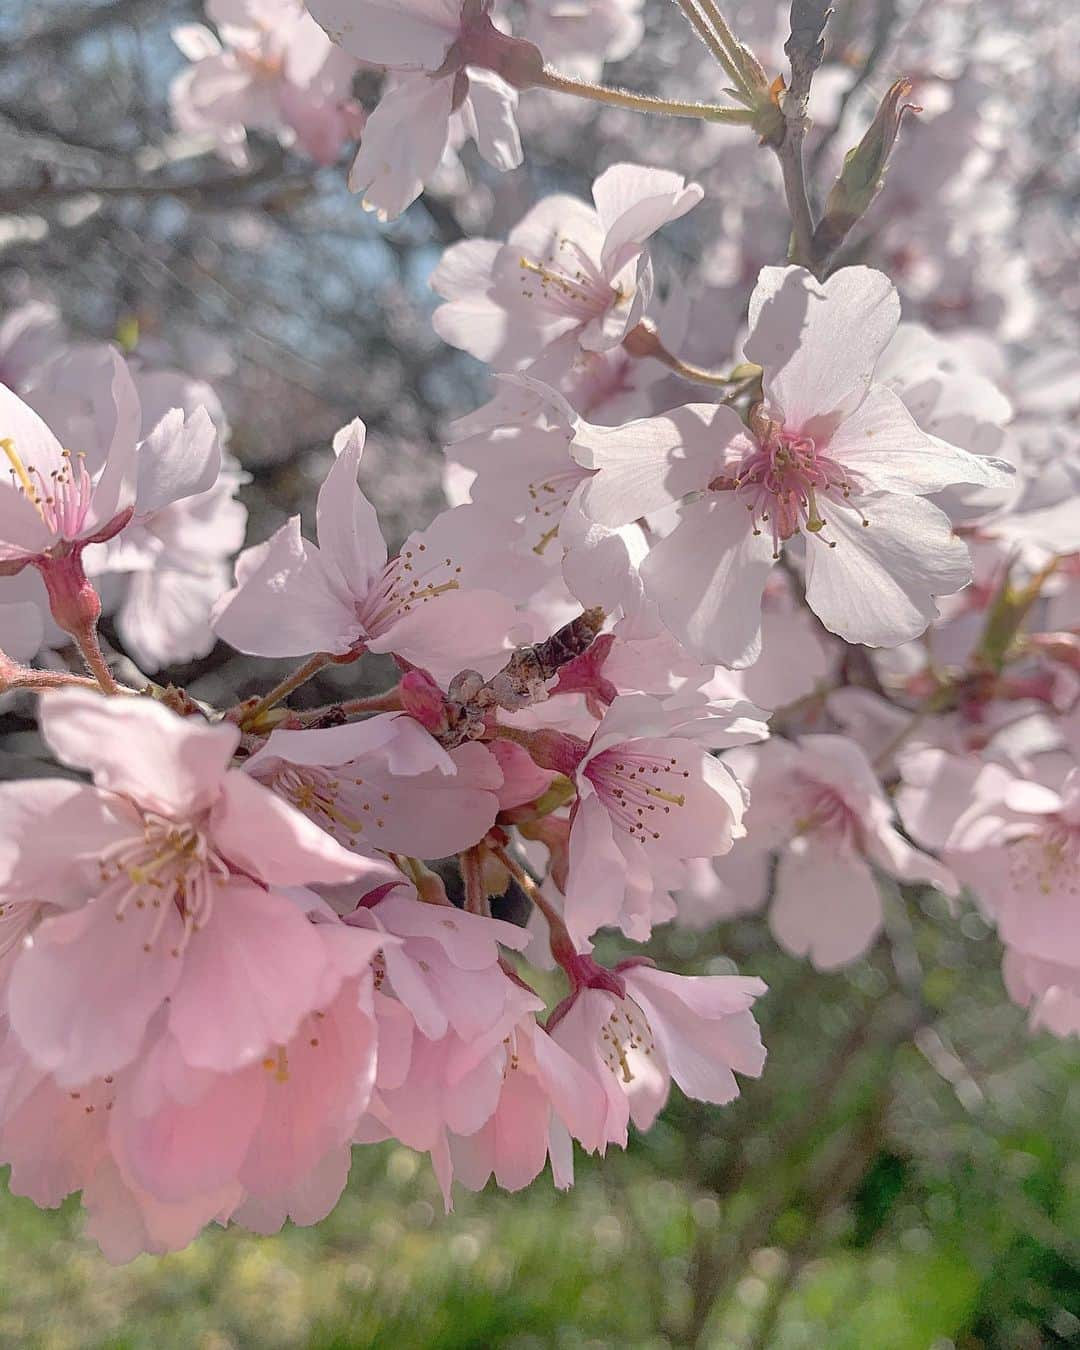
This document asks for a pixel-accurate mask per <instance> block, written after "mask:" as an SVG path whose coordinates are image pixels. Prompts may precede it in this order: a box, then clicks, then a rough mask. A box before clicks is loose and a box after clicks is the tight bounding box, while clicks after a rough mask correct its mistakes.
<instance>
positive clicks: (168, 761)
mask: <svg viewBox="0 0 1080 1350" xmlns="http://www.w3.org/2000/svg"><path fill="white" fill-rule="evenodd" d="M39 716H40V722H41V731H42V735H43V736H44V737H45V740H46V742H47V743H48V745H49V748H50V749H51V750H52V751H53V753H54V754H55V755H56V757H57V759H59V760H60V761H61V763H63V764H70V765H72V766H73V767H74V768H77V769H89V770H90V771H91V772H92V773H93V775H94V782H95V783H96V784H97V785H98V787H100V788H106V789H108V790H109V791H110V792H118V793H121V794H123V795H124V796H127V797H131V798H133V799H134V800H135V801H137V802H138V803H139V804H140V806H144V807H148V808H149V809H151V810H155V811H160V812H162V813H163V814H164V815H167V816H174V817H175V816H180V815H185V814H190V813H191V812H193V811H199V810H201V809H203V808H204V807H207V806H209V805H210V803H211V802H213V801H214V800H215V798H216V797H217V795H218V793H219V792H220V790H221V784H222V781H223V779H224V775H225V772H226V770H227V768H228V766H229V762H230V761H231V759H232V756H233V752H234V751H235V749H236V747H237V745H238V744H239V742H240V732H239V730H238V729H237V728H236V727H235V726H232V725H230V724H226V723H218V724H217V725H216V726H210V725H209V724H208V723H206V722H204V721H203V720H202V718H200V717H178V716H177V715H176V714H175V713H173V712H170V711H169V709H168V708H166V707H165V706H164V705H163V704H161V703H156V702H154V700H153V699H149V698H105V697H104V696H103V695H101V694H97V693H94V692H93V691H92V690H89V689H58V690H55V691H53V692H50V693H47V694H44V695H43V696H42V699H41V712H40V715H39Z"/></svg>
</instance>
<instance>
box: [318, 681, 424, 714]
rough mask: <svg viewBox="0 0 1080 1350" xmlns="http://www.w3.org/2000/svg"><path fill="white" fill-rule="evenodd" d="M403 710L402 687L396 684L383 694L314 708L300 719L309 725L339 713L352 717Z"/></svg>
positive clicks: (369, 695)
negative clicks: (361, 714)
mask: <svg viewBox="0 0 1080 1350" xmlns="http://www.w3.org/2000/svg"><path fill="white" fill-rule="evenodd" d="M401 709H402V703H401V686H400V685H397V684H395V685H393V686H392V687H391V688H390V689H384V690H383V691H382V693H381V694H368V695H367V696H366V697H364V698H349V699H345V700H343V701H342V702H340V703H327V704H324V705H323V707H321V708H312V709H311V710H310V711H308V712H302V713H300V719H301V721H303V722H305V723H307V722H317V721H318V720H319V718H320V717H327V716H330V715H332V714H337V713H342V714H344V715H345V716H346V717H352V716H355V715H359V714H360V713H380V712H400V711H401Z"/></svg>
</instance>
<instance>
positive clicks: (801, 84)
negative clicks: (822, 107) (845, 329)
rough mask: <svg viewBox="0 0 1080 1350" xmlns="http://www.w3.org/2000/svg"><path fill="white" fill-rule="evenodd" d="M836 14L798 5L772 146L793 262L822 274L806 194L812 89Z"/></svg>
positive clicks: (822, 4) (821, 1)
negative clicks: (787, 217) (779, 122)
mask: <svg viewBox="0 0 1080 1350" xmlns="http://www.w3.org/2000/svg"><path fill="white" fill-rule="evenodd" d="M831 14H832V10H831V9H830V8H829V5H828V3H827V0H793V3H792V6H791V36H790V37H789V38H788V40H787V42H786V43H785V44H784V51H785V52H786V53H787V55H788V59H789V60H790V62H791V81H790V83H789V85H788V87H787V88H786V89H785V90H783V92H782V93H781V94H780V96H779V98H780V111H781V112H782V113H783V115H784V121H783V127H782V135H781V136H779V137H778V138H777V139H776V140H775V141H772V142H771V144H772V146H773V149H774V150H775V151H776V155H777V158H778V159H779V161H780V172H781V174H782V176H783V180H784V196H785V197H786V198H787V204H788V213H789V215H790V216H791V249H790V255H789V256H790V259H791V261H792V262H793V263H797V264H799V266H801V267H805V268H806V269H807V270H808V271H810V272H813V273H814V274H815V275H816V274H817V272H818V270H819V267H820V262H819V259H818V257H817V251H816V249H815V247H814V230H815V228H816V226H815V224H814V215H813V212H812V211H811V209H810V198H809V196H808V195H807V191H806V170H805V167H804V164H803V141H804V140H805V139H806V129H807V126H808V125H809V124H808V121H807V116H806V109H807V105H808V103H809V101H810V84H811V82H812V80H813V78H814V72H815V71H816V70H817V69H818V67H819V66H820V65H821V62H822V60H823V58H824V55H825V42H824V38H823V36H822V35H823V33H824V30H825V25H826V24H827V23H828V21H829V16H830V15H831Z"/></svg>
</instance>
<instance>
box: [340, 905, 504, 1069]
mask: <svg viewBox="0 0 1080 1350" xmlns="http://www.w3.org/2000/svg"><path fill="white" fill-rule="evenodd" d="M348 922H349V923H350V924H351V925H354V926H356V927H362V928H365V929H368V930H371V931H374V932H377V933H388V934H390V935H391V936H392V937H393V938H398V939H400V941H399V942H397V943H396V944H393V945H388V946H387V947H386V948H385V950H384V952H383V955H382V963H383V964H382V969H381V971H380V977H379V987H380V989H383V990H385V992H386V993H387V994H392V995H393V996H394V997H395V998H396V999H397V1000H398V1002H399V1003H401V1004H403V1005H404V1006H405V1007H406V1008H407V1009H408V1011H409V1013H410V1014H411V1018H412V1020H413V1021H414V1022H415V1024H416V1028H417V1030H418V1031H419V1032H420V1034H422V1035H423V1036H426V1037H427V1038H428V1039H429V1040H433V1041H438V1040H441V1038H442V1037H444V1036H445V1035H446V1034H447V1033H448V1032H449V1031H451V1030H452V1031H453V1032H455V1033H456V1034H457V1035H458V1036H460V1037H461V1039H462V1040H463V1041H465V1042H469V1041H472V1040H475V1039H476V1038H477V1037H479V1036H483V1035H485V1034H487V1033H488V1032H489V1031H490V1029H491V1028H492V1027H493V1026H495V1025H496V1024H498V1023H499V1021H500V1019H501V1018H503V1017H504V1016H505V1015H506V1012H507V1006H508V1004H507V1000H508V999H510V997H511V994H512V993H513V991H514V989H515V988H516V987H517V986H516V985H515V984H514V983H513V981H511V980H510V979H509V977H508V976H507V975H506V973H505V972H504V971H503V970H502V968H501V966H500V965H499V946H500V945H501V946H504V947H509V948H510V949H511V950H521V949H522V948H524V947H525V946H526V945H527V944H528V941H529V935H528V933H526V932H525V931H524V930H523V929H521V928H517V927H515V926H514V925H513V924H509V923H503V922H502V921H501V920H499V919H489V918H486V917H484V916H483V915H480V914H469V913H467V912H465V911H462V910H457V909H454V908H453V907H450V906H443V905H427V904H422V903H421V902H420V901H419V900H414V899H411V898H409V897H408V896H407V895H403V894H400V893H398V892H395V893H392V894H390V895H388V896H386V897H385V899H382V900H380V901H379V903H378V904H376V905H375V906H373V907H372V908H370V909H364V908H362V909H358V910H357V911H356V912H355V913H354V914H352V915H350V916H349V919H348Z"/></svg>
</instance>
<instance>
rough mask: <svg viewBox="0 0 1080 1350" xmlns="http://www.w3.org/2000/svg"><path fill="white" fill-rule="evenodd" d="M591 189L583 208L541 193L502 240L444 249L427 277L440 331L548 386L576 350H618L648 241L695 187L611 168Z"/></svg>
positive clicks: (629, 323) (642, 289)
mask: <svg viewBox="0 0 1080 1350" xmlns="http://www.w3.org/2000/svg"><path fill="white" fill-rule="evenodd" d="M592 195H593V205H592V206H589V205H587V204H586V203H585V202H582V201H580V200H578V199H577V198H576V197H566V196H555V197H545V198H544V200H543V201H541V202H540V203H539V204H538V205H537V206H535V207H533V209H532V210H531V211H530V212H528V214H527V215H525V216H524V217H523V218H522V219H521V220H520V221H519V222H518V224H517V225H516V226H515V227H514V228H513V229H512V230H511V231H510V233H509V235H508V236H507V240H506V243H505V244H500V243H499V242H498V240H495V239H468V240H465V241H463V242H462V243H460V244H454V245H453V246H451V247H450V248H449V249H447V251H446V252H445V253H444V254H443V258H442V261H441V262H440V264H439V266H438V267H437V268H436V270H435V273H434V275H433V276H432V278H431V284H432V286H433V287H434V288H435V290H436V291H437V292H438V293H439V295H441V296H442V297H443V299H444V300H445V301H446V304H443V305H440V306H439V308H438V309H437V310H436V311H435V316H434V319H433V322H434V324H435V331H436V332H437V333H438V334H439V336H440V337H442V338H443V339H444V340H445V341H447V342H449V343H450V344H451V345H452V346H455V347H461V348H462V349H463V350H464V351H467V352H470V353H471V354H472V355H473V356H476V357H479V358H480V360H482V361H487V362H489V363H490V364H491V365H492V366H493V367H494V368H495V369H496V370H514V369H520V368H521V367H523V366H526V365H530V364H531V365H532V368H533V373H534V374H535V375H536V376H537V377H539V378H542V379H546V380H547V381H548V382H549V383H551V382H554V380H555V378H556V377H557V376H559V375H561V374H562V373H563V372H564V371H565V370H566V369H567V368H568V367H569V366H570V365H571V364H572V363H573V361H574V360H575V358H576V356H577V354H578V353H579V351H585V352H603V351H607V350H609V349H611V348H613V347H617V346H618V345H619V343H620V342H622V340H623V338H624V337H625V336H626V334H627V333H628V332H629V331H630V329H631V328H633V327H634V325H635V324H636V323H637V322H638V320H639V319H640V317H641V315H642V314H643V313H644V312H645V310H646V308H647V306H648V304H649V301H650V299H651V296H652V290H653V269H652V263H651V261H650V259H649V255H648V252H647V250H646V244H647V242H648V240H649V239H650V238H651V236H652V235H653V234H655V233H656V231H657V230H659V229H660V228H661V227H662V226H663V225H665V224H667V223H668V222H670V221H673V220H678V218H679V217H680V216H684V215H685V214H686V213H687V211H689V210H690V209H691V208H692V207H694V206H696V205H697V203H698V202H699V201H700V200H701V198H702V189H701V188H700V187H699V186H698V184H696V183H687V182H686V180H685V179H684V178H683V177H682V175H681V174H677V173H673V172H671V171H669V170H666V169H648V168H644V167H642V166H641V165H637V164H613V165H612V166H611V168H610V169H606V170H605V171H604V172H603V173H602V174H601V175H600V177H599V178H597V179H596V181H595V182H594V183H593V188H592ZM538 358H539V359H538Z"/></svg>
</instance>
